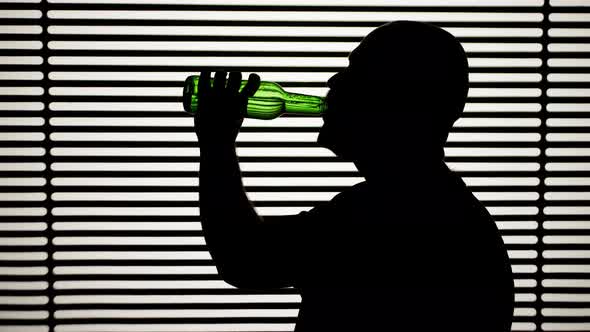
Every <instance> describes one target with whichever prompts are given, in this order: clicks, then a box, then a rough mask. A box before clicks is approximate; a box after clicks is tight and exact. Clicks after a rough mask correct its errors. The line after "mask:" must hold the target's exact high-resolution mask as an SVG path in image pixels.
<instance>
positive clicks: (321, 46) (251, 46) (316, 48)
mask: <svg viewBox="0 0 590 332" xmlns="http://www.w3.org/2000/svg"><path fill="white" fill-rule="evenodd" d="M31 44H34V45H37V46H38V47H36V48H37V49H40V48H41V43H40V42H23V46H21V47H25V46H26V47H27V48H31V47H33V46H31ZM358 44H359V42H234V41H230V42H226V41H207V42H202V41H190V42H188V41H182V42H166V41H147V42H145V41H126V42H120V41H113V42H105V41H50V42H49V43H48V47H49V48H50V49H55V50H140V51H151V50H160V51H162V50H163V51H243V52H246V51H248V52H350V51H352V50H353V49H354V48H356V47H357V46H358ZM463 47H464V48H465V51H467V52H540V51H541V49H542V47H541V44H539V43H468V42H466V43H463ZM0 48H2V43H1V42H0ZM6 48H17V47H16V46H15V45H13V42H11V43H10V44H8V43H7V44H6Z"/></svg>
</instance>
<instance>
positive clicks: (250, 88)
mask: <svg viewBox="0 0 590 332" xmlns="http://www.w3.org/2000/svg"><path fill="white" fill-rule="evenodd" d="M259 87H260V76H258V75H257V74H254V73H252V74H250V76H249V77H248V83H246V85H245V86H244V88H243V89H242V92H240V94H241V95H242V96H244V97H246V98H248V97H252V96H253V95H254V93H256V90H258V88H259Z"/></svg>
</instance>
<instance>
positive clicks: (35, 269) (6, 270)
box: [0, 266, 48, 319]
mask: <svg viewBox="0 0 590 332" xmlns="http://www.w3.org/2000/svg"><path fill="white" fill-rule="evenodd" d="M47 271H48V269H47V268H46V267H45V266H27V267H0V275H2V276H5V275H8V276H42V275H46V274H47ZM1 318H2V317H1V314H0V319H1Z"/></svg>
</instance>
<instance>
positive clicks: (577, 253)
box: [543, 243, 590, 259]
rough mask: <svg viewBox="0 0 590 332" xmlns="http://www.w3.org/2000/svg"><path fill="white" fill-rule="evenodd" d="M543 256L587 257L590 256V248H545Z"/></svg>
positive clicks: (553, 257)
mask: <svg viewBox="0 0 590 332" xmlns="http://www.w3.org/2000/svg"><path fill="white" fill-rule="evenodd" d="M557 244H558V243H557ZM543 257H544V258H547V259H584V258H586V259H587V258H590V250H543Z"/></svg>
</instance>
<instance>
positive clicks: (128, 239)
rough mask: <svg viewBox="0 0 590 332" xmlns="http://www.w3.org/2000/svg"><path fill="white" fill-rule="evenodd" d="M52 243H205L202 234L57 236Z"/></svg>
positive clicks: (69, 244) (60, 244) (132, 244)
mask: <svg viewBox="0 0 590 332" xmlns="http://www.w3.org/2000/svg"><path fill="white" fill-rule="evenodd" d="M52 243H53V244H54V245H57V246H80V245H96V246H103V245H110V246H112V245H130V246H134V245H144V246H145V245H155V246H170V245H204V244H205V239H204V238H203V237H202V236H125V237H122V236H67V237H66V236H57V237H55V238H53V241H52Z"/></svg>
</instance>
